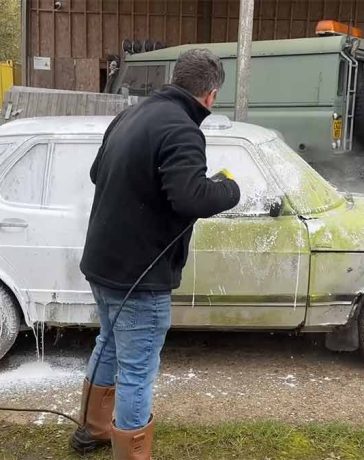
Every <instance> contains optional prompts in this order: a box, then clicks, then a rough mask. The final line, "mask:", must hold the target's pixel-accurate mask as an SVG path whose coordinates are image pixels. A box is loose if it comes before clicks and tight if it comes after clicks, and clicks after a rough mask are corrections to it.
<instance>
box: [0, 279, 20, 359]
mask: <svg viewBox="0 0 364 460" xmlns="http://www.w3.org/2000/svg"><path fill="white" fill-rule="evenodd" d="M19 328H20V314H19V309H18V305H17V304H16V302H15V301H14V299H13V298H12V296H11V295H10V294H9V292H8V291H7V290H6V289H5V288H4V287H3V286H0V359H1V358H3V356H5V355H6V353H7V352H8V351H9V350H10V348H11V347H12V346H13V344H14V342H15V339H16V338H17V336H18V333H19Z"/></svg>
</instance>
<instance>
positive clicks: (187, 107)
mask: <svg viewBox="0 0 364 460" xmlns="http://www.w3.org/2000/svg"><path fill="white" fill-rule="evenodd" d="M155 94H156V95H157V96H159V97H162V98H166V99H170V100H171V101H173V102H175V103H177V104H178V105H179V106H181V107H182V109H183V110H184V111H185V112H187V114H188V116H189V117H190V118H191V119H192V120H193V121H194V122H195V123H196V124H197V125H198V126H200V125H201V123H202V122H203V120H204V119H205V118H206V117H207V116H208V115H210V113H211V112H210V111H209V110H208V109H206V107H204V106H203V105H202V104H200V102H199V101H198V100H197V99H196V98H195V97H193V96H192V94H191V93H189V92H188V91H186V90H185V89H183V88H181V87H180V86H176V85H165V86H164V87H163V88H162V89H161V90H160V91H157V92H156V93H155Z"/></svg>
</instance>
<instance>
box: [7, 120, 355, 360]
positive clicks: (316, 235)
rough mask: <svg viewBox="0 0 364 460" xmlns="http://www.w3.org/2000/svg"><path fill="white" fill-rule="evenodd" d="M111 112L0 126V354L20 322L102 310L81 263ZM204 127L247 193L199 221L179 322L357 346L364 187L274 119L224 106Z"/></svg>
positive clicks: (61, 322)
mask: <svg viewBox="0 0 364 460" xmlns="http://www.w3.org/2000/svg"><path fill="white" fill-rule="evenodd" d="M110 121H111V118H110V117H49V118H38V119H29V120H26V119H23V120H19V121H14V122H10V123H8V124H6V125H3V126H2V127H0V153H1V155H0V233H1V238H0V280H1V285H0V319H1V328H0V357H1V356H3V355H4V354H5V353H6V352H7V351H8V350H9V348H10V347H11V345H12V344H13V342H14V340H15V338H16V336H17V334H18V331H19V328H20V325H21V323H23V325H24V326H27V327H31V328H35V326H37V325H38V324H39V323H41V324H44V323H45V324H48V325H53V326H57V327H58V326H72V325H85V326H95V325H96V324H97V321H98V320H97V315H96V312H95V304H94V300H93V297H92V294H91V292H90V288H89V286H88V284H87V283H86V281H85V280H84V277H83V275H82V274H81V273H80V271H79V269H78V264H79V260H80V256H81V254H82V246H83V242H84V238H85V233H86V228H87V222H88V216H89V210H90V206H91V202H92V198H93V186H92V184H91V182H90V180H89V168H90V165H91V163H92V161H93V159H94V157H95V155H96V152H97V149H98V147H99V145H100V142H101V139H102V135H103V132H104V131H105V129H106V127H107V126H108V124H109V123H110ZM202 129H203V130H204V133H205V135H206V138H207V161H208V168H209V171H208V174H209V175H213V174H214V173H216V172H217V171H219V170H220V169H222V168H226V169H228V170H230V171H231V172H232V173H233V174H234V175H235V178H236V180H237V182H238V183H239V185H240V188H241V201H240V203H239V205H238V206H237V207H236V208H234V209H232V210H230V211H229V212H226V213H223V214H221V215H218V216H215V217H213V218H210V219H204V220H202V219H201V220H199V221H198V223H197V225H196V226H195V230H194V233H193V236H192V240H191V251H190V256H189V259H188V262H187V266H186V268H185V270H184V276H183V282H182V285H181V287H180V288H179V289H178V290H177V291H175V292H174V293H173V300H174V302H173V316H172V318H173V326H174V327H184V328H199V329H206V328H215V329H226V328H230V329H242V330H257V331H258V330H286V331H297V332H325V333H327V344H328V346H329V347H330V348H331V349H337V350H355V349H358V348H361V349H364V320H363V314H364V311H363V312H362V305H363V294H364V198H362V197H360V196H344V195H343V194H341V193H339V192H338V191H337V190H336V189H335V188H334V187H332V186H331V185H330V184H329V183H328V182H326V181H325V180H324V179H323V178H322V177H321V176H320V175H319V174H318V173H317V172H315V171H314V170H313V169H312V168H311V167H310V166H309V165H308V164H307V163H305V161H304V160H303V159H302V158H301V157H300V156H299V155H297V154H296V153H295V152H293V151H292V150H291V148H290V147H288V146H287V145H286V144H285V143H284V141H283V140H282V139H281V138H280V137H279V135H277V133H276V132H273V131H270V130H267V129H265V128H261V127H259V126H255V125H249V124H243V123H232V122H230V120H229V119H228V118H226V117H224V116H221V115H212V116H211V117H208V118H207V120H206V121H205V123H204V124H203V126H202ZM70 165H72V167H70ZM125 212H127V210H125ZM148 263H149V261H146V265H147V264H148Z"/></svg>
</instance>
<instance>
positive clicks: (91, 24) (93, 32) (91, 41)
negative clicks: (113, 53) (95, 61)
mask: <svg viewBox="0 0 364 460" xmlns="http://www.w3.org/2000/svg"><path fill="white" fill-rule="evenodd" d="M100 41H101V36H100V26H99V15H98V14H93V13H91V14H88V15H87V47H88V54H89V57H90V58H100V59H101V57H102V56H101V55H100Z"/></svg>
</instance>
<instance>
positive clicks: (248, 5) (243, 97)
mask: <svg viewBox="0 0 364 460" xmlns="http://www.w3.org/2000/svg"><path fill="white" fill-rule="evenodd" d="M253 23H254V0H240V19H239V36H238V53H237V60H236V94H235V120H236V121H245V120H246V119H247V116H248V88H249V77H250V57H251V50H252V38H253Z"/></svg>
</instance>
